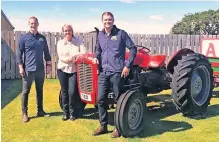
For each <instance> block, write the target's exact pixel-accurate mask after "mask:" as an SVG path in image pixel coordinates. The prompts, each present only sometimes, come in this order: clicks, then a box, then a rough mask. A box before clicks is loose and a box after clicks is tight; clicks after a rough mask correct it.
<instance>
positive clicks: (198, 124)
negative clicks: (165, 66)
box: [1, 80, 219, 142]
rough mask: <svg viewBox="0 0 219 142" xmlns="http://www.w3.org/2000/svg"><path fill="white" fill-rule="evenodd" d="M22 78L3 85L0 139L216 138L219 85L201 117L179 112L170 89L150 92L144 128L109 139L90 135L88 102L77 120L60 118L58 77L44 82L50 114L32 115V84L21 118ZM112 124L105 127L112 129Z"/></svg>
mask: <svg viewBox="0 0 219 142" xmlns="http://www.w3.org/2000/svg"><path fill="white" fill-rule="evenodd" d="M21 87H22V84H21V81H20V80H15V81H13V82H12V83H10V87H8V88H7V89H6V90H5V88H2V90H3V91H2V96H1V97H2V100H1V103H2V104H1V107H2V113H1V114H2V115H1V118H2V127H1V130H2V135H1V138H2V141H3V142H29V141H30V142H35V141H36V142H38V141H43V142H57V141H63V142H70V141H71V142H77V141H79V142H82V141H83V142H84V141H85V142H89V141H90V142H96V141H100V142H106V141H121V142H124V141H130V142H132V141H133V142H140V141H145V142H169V141H170V142H172V141H173V142H181V141H183V142H205V141H206V142H217V141H218V140H219V88H216V89H215V91H214V94H213V98H212V100H211V104H210V106H209V108H208V111H207V113H206V115H205V116H204V117H201V118H186V117H183V116H182V114H181V113H178V111H176V109H175V108H174V106H173V104H172V102H171V96H170V95H169V94H170V91H163V92H161V93H160V94H156V95H149V97H148V100H147V101H148V109H147V111H146V114H145V117H144V118H145V124H144V131H143V132H142V133H141V134H140V135H139V136H138V137H135V138H123V137H121V138H118V139H112V138H111V137H110V133H109V134H105V135H101V136H96V137H94V136H92V131H93V130H94V129H95V128H97V127H99V121H98V113H97V112H96V111H95V109H94V107H93V106H92V105H88V106H87V108H86V111H85V115H84V116H83V117H82V118H80V119H77V120H76V121H73V122H72V121H66V122H63V121H62V120H61V118H62V111H61V109H60V107H59V104H58V95H59V90H60V86H59V82H58V80H46V81H45V85H44V110H45V111H46V112H49V113H51V115H52V116H51V117H48V118H44V117H40V118H37V117H35V114H36V95H35V87H34V84H33V86H32V89H31V92H30V94H29V111H28V112H29V116H30V117H31V119H30V121H29V122H28V123H26V124H24V123H22V121H21V95H20V94H21ZM113 112H114V110H110V112H109V122H110V124H111V123H112V122H113V119H112V118H113ZM113 128H114V126H112V125H110V126H109V127H108V129H109V130H110V131H112V130H113Z"/></svg>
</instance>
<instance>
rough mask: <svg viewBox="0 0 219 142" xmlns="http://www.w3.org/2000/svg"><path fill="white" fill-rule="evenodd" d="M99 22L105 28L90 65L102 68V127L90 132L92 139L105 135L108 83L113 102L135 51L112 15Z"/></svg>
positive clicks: (104, 15)
mask: <svg viewBox="0 0 219 142" xmlns="http://www.w3.org/2000/svg"><path fill="white" fill-rule="evenodd" d="M102 22H103V25H104V29H103V30H102V31H100V32H99V34H98V37H97V38H98V40H97V41H98V42H97V48H96V52H95V55H94V59H93V63H96V64H100V68H101V70H100V74H99V79H98V111H99V120H100V125H101V126H100V128H98V129H96V130H95V131H94V132H93V135H94V136H96V135H100V134H104V133H107V132H108V130H107V124H108V112H107V102H106V98H107V95H108V91H109V87H110V83H112V84H113V91H114V93H115V99H116V100H118V98H119V95H120V93H121V91H122V89H123V86H124V79H123V78H126V77H127V76H128V74H129V71H130V68H131V67H132V65H133V61H134V59H135V57H136V52H137V48H136V46H135V45H134V43H133V41H132V40H131V38H130V37H129V36H128V34H127V33H126V32H125V31H124V30H121V29H118V28H117V27H116V26H115V25H113V23H114V16H113V14H112V13H110V12H104V13H103V15H102ZM126 47H127V48H128V49H129V50H130V56H129V59H128V60H127V62H125V53H126ZM119 136H120V134H119V132H118V131H117V129H116V128H115V129H114V131H113V132H112V137H113V138H116V137H119Z"/></svg>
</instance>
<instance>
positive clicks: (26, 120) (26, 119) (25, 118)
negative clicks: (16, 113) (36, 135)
mask: <svg viewBox="0 0 219 142" xmlns="http://www.w3.org/2000/svg"><path fill="white" fill-rule="evenodd" d="M22 121H23V122H24V123H26V122H28V121H29V118H28V115H27V114H26V113H23V114H22Z"/></svg>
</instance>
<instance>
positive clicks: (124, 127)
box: [115, 90, 146, 137]
mask: <svg viewBox="0 0 219 142" xmlns="http://www.w3.org/2000/svg"><path fill="white" fill-rule="evenodd" d="M145 108H146V101H145V96H144V94H143V93H142V92H141V91H139V90H133V91H127V92H126V93H123V94H122V95H121V96H120V97H119V100H118V102H117V106H116V111H115V123H116V128H117V129H118V131H119V132H120V134H121V135H122V136H124V137H132V136H135V135H137V134H138V133H140V132H141V131H142V130H143V128H144V124H143V123H144V119H143V118H144V112H145Z"/></svg>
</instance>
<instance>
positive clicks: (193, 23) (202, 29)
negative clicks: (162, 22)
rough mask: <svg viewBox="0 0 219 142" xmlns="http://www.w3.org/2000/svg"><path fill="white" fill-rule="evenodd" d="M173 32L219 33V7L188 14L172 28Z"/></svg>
mask: <svg viewBox="0 0 219 142" xmlns="http://www.w3.org/2000/svg"><path fill="white" fill-rule="evenodd" d="M170 33H171V34H211V35H218V34H219V9H218V10H208V11H204V12H200V13H195V14H191V13H189V14H186V15H184V17H183V18H182V20H181V21H178V22H177V23H176V24H174V26H173V27H172V29H171V32H170Z"/></svg>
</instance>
